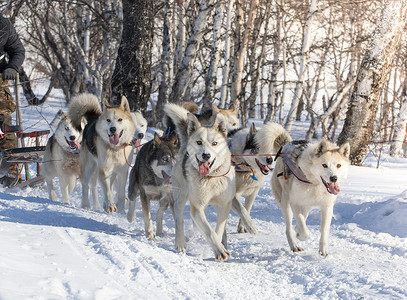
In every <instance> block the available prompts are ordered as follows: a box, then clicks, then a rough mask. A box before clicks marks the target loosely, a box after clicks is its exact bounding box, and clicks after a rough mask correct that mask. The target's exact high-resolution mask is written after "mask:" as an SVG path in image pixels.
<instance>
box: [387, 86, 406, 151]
mask: <svg viewBox="0 0 407 300" xmlns="http://www.w3.org/2000/svg"><path fill="white" fill-rule="evenodd" d="M406 84H407V83H406V82H404V88H403V95H402V100H403V102H402V103H401V107H400V111H399V113H398V115H397V120H396V126H395V128H394V136H393V140H392V143H391V146H390V155H391V156H393V157H398V156H400V153H401V149H402V146H403V141H404V139H405V136H406V134H407V132H406V127H407V86H406Z"/></svg>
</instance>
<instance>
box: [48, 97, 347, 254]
mask: <svg viewBox="0 0 407 300" xmlns="http://www.w3.org/2000/svg"><path fill="white" fill-rule="evenodd" d="M164 111H165V117H164V120H163V121H164V123H165V125H166V126H167V130H166V132H164V134H163V135H162V136H159V135H158V134H157V133H155V134H154V138H153V139H152V140H150V141H149V142H147V143H145V144H144V145H142V144H141V140H142V139H143V138H144V136H145V134H146V130H147V121H146V120H145V119H144V117H143V116H142V114H141V113H140V112H131V111H130V107H129V103H128V101H127V99H126V98H125V97H122V99H121V103H120V105H119V106H118V107H112V106H110V105H109V104H107V103H105V105H104V107H103V108H102V106H101V104H100V101H99V99H98V98H97V97H96V96H94V95H92V94H80V95H78V96H75V97H74V98H72V99H71V101H70V105H69V112H68V113H64V112H63V111H62V110H61V111H59V112H58V113H57V115H56V116H55V119H54V120H53V121H52V123H51V125H53V126H55V127H56V129H55V133H54V135H53V136H52V137H51V138H50V139H49V141H48V143H47V146H46V151H45V154H44V158H43V167H42V174H43V175H44V176H45V178H46V182H47V187H48V191H49V197H50V199H51V200H53V201H57V196H56V193H55V189H54V186H53V178H55V177H58V178H59V183H60V186H61V192H62V201H63V202H65V203H69V197H70V195H71V193H72V191H73V189H74V187H75V184H76V179H77V178H79V179H80V180H81V183H82V207H83V208H87V209H90V208H91V198H92V207H93V208H94V209H100V208H101V207H100V204H99V201H98V189H97V182H99V184H100V187H101V190H102V193H103V199H104V201H103V208H104V210H105V211H106V212H108V213H112V212H121V213H124V212H125V204H126V200H127V199H128V200H129V201H128V202H129V204H128V205H129V208H128V212H127V219H128V221H129V222H132V221H133V220H134V217H135V205H136V198H137V197H140V202H141V205H142V211H143V219H144V225H145V233H146V236H147V238H149V239H151V240H154V239H155V236H156V235H157V236H160V235H162V234H163V227H162V219H163V214H164V212H165V210H166V209H167V208H168V207H170V208H171V211H172V214H173V216H174V220H175V246H176V248H177V250H179V251H185V250H186V238H185V234H184V220H183V211H184V207H185V205H186V203H187V201H188V200H189V204H190V214H191V218H192V220H193V221H194V223H195V224H196V226H197V227H198V229H199V230H200V232H201V233H202V234H203V236H204V237H205V239H206V240H207V242H208V243H209V245H210V246H211V248H212V250H213V252H214V254H215V259H216V260H218V261H225V260H227V259H228V258H229V256H230V253H229V252H228V250H227V235H226V230H225V225H226V221H227V218H228V215H229V213H230V210H231V209H232V210H233V211H235V212H236V213H237V214H238V215H239V217H240V220H239V224H238V226H237V230H238V232H247V233H251V234H256V233H257V228H256V225H255V223H254V222H253V220H252V218H251V217H250V211H251V208H252V205H253V203H254V200H255V198H256V196H257V194H258V192H259V190H260V188H261V186H262V184H263V182H264V180H265V179H266V177H267V175H268V174H269V173H270V172H272V176H271V186H272V192H273V194H274V197H275V199H276V201H277V202H278V203H279V205H280V207H281V211H282V213H283V217H284V220H285V225H286V236H287V241H288V244H289V246H290V248H291V250H292V251H294V252H298V251H303V249H302V248H301V247H299V246H298V244H297V243H296V238H297V239H299V240H301V241H304V240H306V239H308V238H309V236H310V232H309V230H308V228H307V225H306V220H307V217H308V214H309V212H310V210H311V209H312V208H313V207H319V208H320V210H321V237H320V241H319V253H320V254H321V255H323V256H326V255H328V236H329V229H330V224H331V219H332V214H333V206H334V202H335V200H336V197H337V195H338V193H339V192H340V187H339V184H340V182H341V181H342V179H344V178H345V177H346V175H347V171H348V167H349V159H348V157H349V151H350V148H349V144H348V143H346V144H344V145H341V146H337V145H336V144H334V143H332V142H329V141H327V140H325V139H322V140H320V141H317V142H314V143H307V142H305V141H292V139H291V137H290V135H289V134H288V132H287V131H286V130H285V129H284V128H283V127H282V126H281V125H279V124H277V123H273V122H268V123H266V124H264V125H263V126H262V127H261V128H256V127H255V126H254V125H252V126H251V127H250V128H239V119H238V116H237V113H238V112H237V109H234V108H231V109H218V108H217V107H216V106H215V105H213V106H212V107H206V108H203V109H202V111H201V112H199V113H198V107H197V106H196V105H195V104H193V103H183V104H182V105H177V104H166V106H165V108H164ZM135 152H137V156H136V160H135V163H134V166H133V167H132V168H131V172H130V176H129V184H128V191H127V194H128V198H127V196H126V183H127V178H128V170H129V166H131V163H132V162H133V156H134V154H135ZM274 162H275V164H274V170H273V168H272V165H273V163H274ZM241 196H245V201H244V205H243V204H242V203H241V202H240V199H241ZM151 200H158V201H159V210H158V212H157V217H156V218H157V219H156V227H157V228H156V232H154V229H153V223H152V220H151V213H150V201H151ZM209 205H214V206H215V207H216V212H217V222H216V227H215V228H212V226H211V224H210V223H209V222H208V220H207V219H206V216H205V209H206V208H207V207H208V206H209ZM293 217H294V218H295V220H296V226H295V228H294V229H293V228H292V218H293Z"/></svg>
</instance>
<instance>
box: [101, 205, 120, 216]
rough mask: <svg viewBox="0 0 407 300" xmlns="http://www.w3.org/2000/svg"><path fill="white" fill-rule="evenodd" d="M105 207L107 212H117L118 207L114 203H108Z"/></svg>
mask: <svg viewBox="0 0 407 300" xmlns="http://www.w3.org/2000/svg"><path fill="white" fill-rule="evenodd" d="M103 208H104V209H105V212H107V213H108V214H111V213H114V212H117V207H116V205H114V204H110V205H109V204H108V205H106V204H105V205H103Z"/></svg>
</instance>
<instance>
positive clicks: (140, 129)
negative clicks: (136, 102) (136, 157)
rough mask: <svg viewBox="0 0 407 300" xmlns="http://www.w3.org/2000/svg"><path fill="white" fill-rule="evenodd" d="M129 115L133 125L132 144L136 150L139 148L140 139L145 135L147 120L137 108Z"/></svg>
mask: <svg viewBox="0 0 407 300" xmlns="http://www.w3.org/2000/svg"><path fill="white" fill-rule="evenodd" d="M130 116H131V119H132V120H133V123H134V126H135V131H134V137H133V141H132V144H133V146H134V147H136V149H137V150H140V146H141V140H142V139H143V138H144V137H145V136H146V132H147V120H146V119H145V118H144V117H143V114H142V113H141V112H140V111H139V110H137V111H135V112H131V113H130Z"/></svg>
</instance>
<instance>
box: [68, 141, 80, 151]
mask: <svg viewBox="0 0 407 300" xmlns="http://www.w3.org/2000/svg"><path fill="white" fill-rule="evenodd" d="M69 146H70V147H71V148H72V149H76V150H80V149H81V144H80V143H79V142H78V141H73V142H69Z"/></svg>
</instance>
